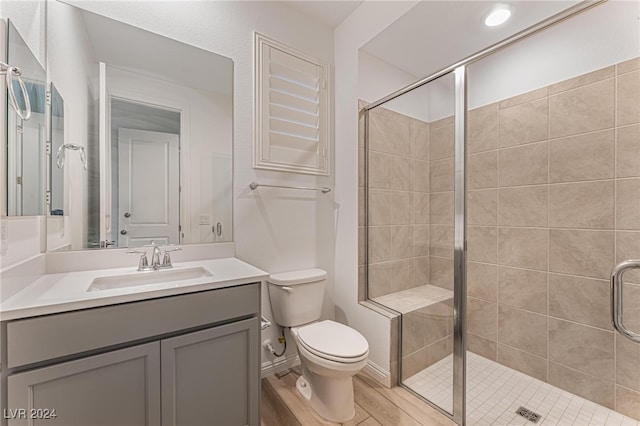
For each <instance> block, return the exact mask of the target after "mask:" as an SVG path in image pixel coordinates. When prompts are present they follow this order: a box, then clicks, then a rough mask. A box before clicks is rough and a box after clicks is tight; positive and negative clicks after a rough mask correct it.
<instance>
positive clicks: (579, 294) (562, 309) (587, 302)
mask: <svg viewBox="0 0 640 426" xmlns="http://www.w3.org/2000/svg"><path fill="white" fill-rule="evenodd" d="M609 304H610V291H609V281H605V280H594V279H591V278H582V277H572V276H568V275H557V274H549V315H551V316H554V317H557V318H563V319H567V320H571V321H575V322H579V323H582V324H587V325H592V326H594V327H600V328H604V329H607V330H611V314H610V313H609V311H610V307H609Z"/></svg>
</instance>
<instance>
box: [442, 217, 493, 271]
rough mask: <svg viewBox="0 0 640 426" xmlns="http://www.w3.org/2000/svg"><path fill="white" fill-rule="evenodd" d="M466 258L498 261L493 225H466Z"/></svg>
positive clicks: (480, 260)
mask: <svg viewBox="0 0 640 426" xmlns="http://www.w3.org/2000/svg"><path fill="white" fill-rule="evenodd" d="M452 247H453V245H452ZM467 259H468V260H469V261H472V262H484V263H496V262H497V261H498V238H497V228H496V227H495V226H469V227H467Z"/></svg>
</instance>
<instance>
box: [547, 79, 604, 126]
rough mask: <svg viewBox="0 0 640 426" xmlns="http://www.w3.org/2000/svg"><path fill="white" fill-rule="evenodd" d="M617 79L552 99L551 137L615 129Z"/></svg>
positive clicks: (580, 88) (558, 95) (550, 97)
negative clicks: (615, 82)
mask: <svg viewBox="0 0 640 426" xmlns="http://www.w3.org/2000/svg"><path fill="white" fill-rule="evenodd" d="M614 86H615V84H614V79H608V80H604V81H600V82H598V83H593V84H589V85H586V86H581V87H579V88H577V89H573V90H569V91H567V92H562V93H560V94H557V95H552V96H549V111H550V113H549V127H550V135H549V136H550V137H551V138H560V137H563V136H570V135H576V134H579V133H586V132H592V131H596V130H603V129H609V128H611V127H613V125H614Z"/></svg>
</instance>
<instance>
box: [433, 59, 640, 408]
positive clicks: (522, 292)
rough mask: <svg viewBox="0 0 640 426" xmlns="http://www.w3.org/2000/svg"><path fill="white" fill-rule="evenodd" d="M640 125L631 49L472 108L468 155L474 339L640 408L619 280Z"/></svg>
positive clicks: (638, 191) (633, 316) (635, 211)
mask: <svg viewBox="0 0 640 426" xmlns="http://www.w3.org/2000/svg"><path fill="white" fill-rule="evenodd" d="M639 123H640V61H639V60H632V61H627V62H624V63H622V64H619V65H617V66H611V67H608V68H605V69H601V70H598V71H595V72H592V73H589V74H585V75H582V76H579V77H576V78H573V79H570V80H567V81H563V82H560V83H557V84H554V85H551V86H548V87H544V88H541V89H538V90H535V91H533V92H529V93H526V94H524V95H520V96H516V97H514V98H510V99H506V100H503V101H501V102H499V103H496V104H492V105H488V106H485V107H482V108H480V109H478V110H475V111H472V112H471V113H470V117H469V133H470V135H469V157H468V186H469V194H468V261H469V262H468V274H467V277H468V296H469V298H468V331H469V336H468V337H469V340H468V342H469V349H470V350H472V351H473V352H476V353H478V354H480V355H482V356H485V357H486V358H489V359H493V360H497V361H498V362H499V363H501V364H504V365H507V366H509V367H511V368H514V369H516V370H520V371H523V372H525V373H527V374H529V375H531V376H533V377H536V378H538V379H540V380H545V381H548V382H549V383H551V384H553V385H555V386H558V387H560V388H563V389H566V390H568V391H570V392H572V393H574V394H578V395H580V396H583V397H585V398H587V399H590V400H593V401H595V402H597V403H599V404H602V405H605V406H607V407H610V408H615V409H616V410H618V411H620V412H622V413H624V414H627V415H630V416H632V417H635V418H640V369H638V365H640V345H638V344H634V343H632V342H630V341H628V340H626V339H625V338H624V337H622V336H620V335H619V334H617V333H614V331H613V329H612V327H611V324H610V308H609V282H608V278H609V274H610V271H611V268H612V267H613V265H614V264H615V263H616V262H618V261H620V260H623V259H628V258H638V257H640V232H638V231H640V124H639ZM432 172H433V170H432ZM432 179H433V177H432ZM636 277H637V275H636ZM627 278H629V277H627ZM633 281H635V282H640V280H638V279H635V280H633ZM625 290H626V294H625V296H626V298H627V300H628V302H629V303H627V315H626V317H627V324H628V325H629V326H630V327H632V328H633V329H635V330H640V286H635V285H628V286H627V288H626V289H625Z"/></svg>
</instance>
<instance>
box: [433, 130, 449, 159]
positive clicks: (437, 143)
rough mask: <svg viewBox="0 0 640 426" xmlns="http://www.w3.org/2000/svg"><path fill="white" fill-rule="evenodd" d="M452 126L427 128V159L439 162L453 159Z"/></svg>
mask: <svg viewBox="0 0 640 426" xmlns="http://www.w3.org/2000/svg"><path fill="white" fill-rule="evenodd" d="M453 142H454V131H453V125H449V126H444V127H435V126H431V127H430V128H429V159H430V160H431V161H433V160H441V159H443V158H451V157H453V146H454V145H453Z"/></svg>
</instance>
